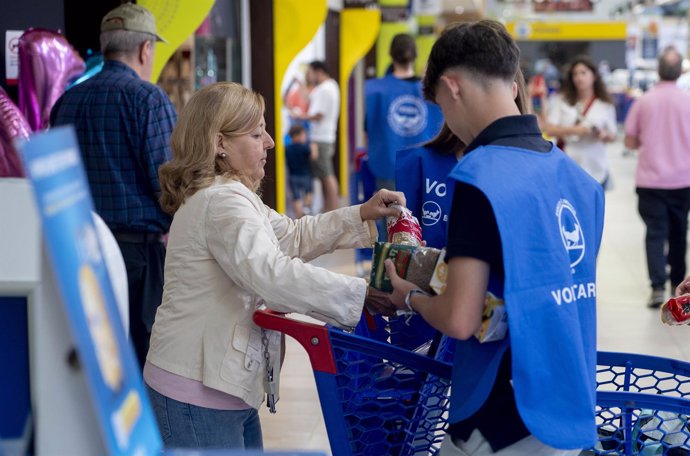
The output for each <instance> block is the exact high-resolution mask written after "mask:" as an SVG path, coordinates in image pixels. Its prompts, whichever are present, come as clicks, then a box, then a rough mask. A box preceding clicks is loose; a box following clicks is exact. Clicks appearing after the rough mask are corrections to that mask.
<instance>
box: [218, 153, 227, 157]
mask: <svg viewBox="0 0 690 456" xmlns="http://www.w3.org/2000/svg"><path fill="white" fill-rule="evenodd" d="M227 156H228V154H226V153H225V152H221V153H219V154H218V157H220V158H227Z"/></svg>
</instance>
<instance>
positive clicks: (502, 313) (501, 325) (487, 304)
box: [474, 291, 508, 343]
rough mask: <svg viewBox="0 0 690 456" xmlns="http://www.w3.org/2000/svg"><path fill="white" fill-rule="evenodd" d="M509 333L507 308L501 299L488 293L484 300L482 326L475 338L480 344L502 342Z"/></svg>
mask: <svg viewBox="0 0 690 456" xmlns="http://www.w3.org/2000/svg"><path fill="white" fill-rule="evenodd" d="M507 332H508V315H507V314H506V306H505V303H504V302H503V300H502V299H501V298H498V297H496V295H494V294H493V293H491V292H490V291H489V292H487V293H486V299H485V300H484V312H483V313H482V325H481V326H480V327H479V329H478V330H477V332H476V333H474V337H476V338H477V339H478V340H479V342H481V343H484V342H493V341H496V340H501V339H503V338H504V337H505V336H506V333H507Z"/></svg>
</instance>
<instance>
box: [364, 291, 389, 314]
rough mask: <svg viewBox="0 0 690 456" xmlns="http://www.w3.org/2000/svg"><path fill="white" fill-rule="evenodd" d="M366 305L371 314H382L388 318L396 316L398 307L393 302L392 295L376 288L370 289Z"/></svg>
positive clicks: (365, 301)
mask: <svg viewBox="0 0 690 456" xmlns="http://www.w3.org/2000/svg"><path fill="white" fill-rule="evenodd" d="M364 305H365V306H366V308H367V309H368V310H369V313H371V314H374V315H377V314H380V315H385V316H387V317H390V316H392V315H395V310H396V307H395V305H394V304H393V302H391V295H389V294H388V293H384V292H383V291H381V290H377V289H376V288H372V287H369V291H368V292H367V299H365V300H364Z"/></svg>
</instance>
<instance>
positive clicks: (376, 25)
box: [339, 8, 381, 195]
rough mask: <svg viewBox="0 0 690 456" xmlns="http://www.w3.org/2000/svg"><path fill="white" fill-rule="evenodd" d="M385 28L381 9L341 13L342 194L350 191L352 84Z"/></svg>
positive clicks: (351, 10)
mask: <svg viewBox="0 0 690 456" xmlns="http://www.w3.org/2000/svg"><path fill="white" fill-rule="evenodd" d="M380 27H381V12H380V11H379V10H378V9H363V8H352V9H349V8H345V9H343V11H342V13H340V176H339V181H340V194H341V195H347V193H348V189H349V182H348V180H349V170H350V153H349V152H350V151H349V147H348V137H347V136H348V131H349V129H348V121H349V119H348V116H347V114H348V103H347V102H348V86H349V84H348V81H349V80H350V74H351V73H352V70H353V69H354V67H355V65H357V62H359V61H360V60H361V59H362V58H364V56H365V55H366V54H367V52H369V49H371V47H372V46H373V45H374V42H375V41H376V36H377V35H378V33H379V29H380Z"/></svg>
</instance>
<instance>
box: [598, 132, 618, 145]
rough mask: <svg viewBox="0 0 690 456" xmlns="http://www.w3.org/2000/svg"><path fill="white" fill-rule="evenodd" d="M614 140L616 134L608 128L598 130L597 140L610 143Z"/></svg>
mask: <svg viewBox="0 0 690 456" xmlns="http://www.w3.org/2000/svg"><path fill="white" fill-rule="evenodd" d="M615 140H616V134H615V133H611V132H609V131H608V130H599V141H601V142H605V143H610V142H613V141H615Z"/></svg>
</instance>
